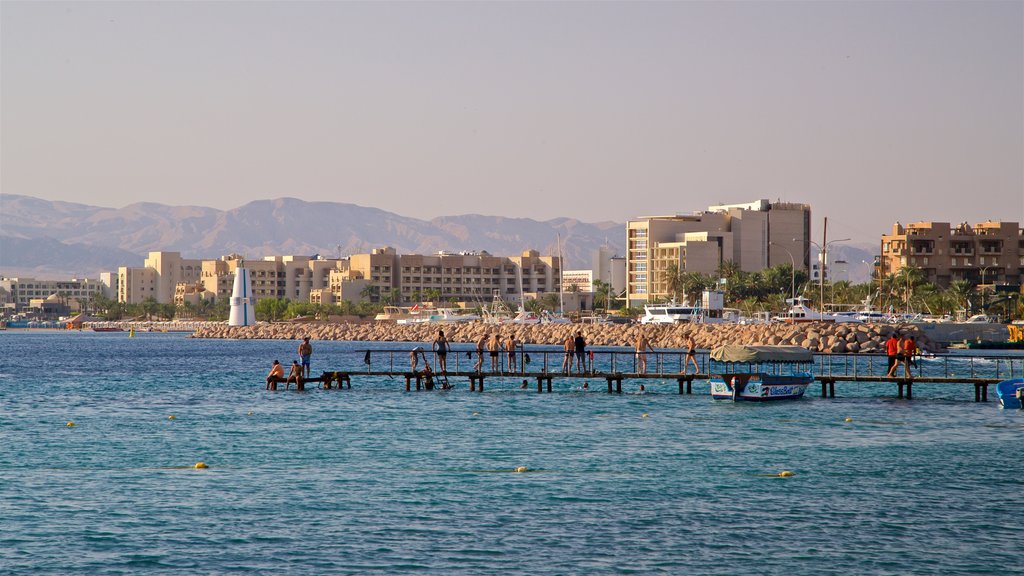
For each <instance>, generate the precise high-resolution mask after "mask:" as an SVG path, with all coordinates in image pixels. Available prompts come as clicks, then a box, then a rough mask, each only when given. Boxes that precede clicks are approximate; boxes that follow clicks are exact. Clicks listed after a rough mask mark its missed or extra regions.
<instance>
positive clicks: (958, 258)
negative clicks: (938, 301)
mask: <svg viewBox="0 0 1024 576" xmlns="http://www.w3.org/2000/svg"><path fill="white" fill-rule="evenodd" d="M879 265H880V269H879V272H880V273H881V275H882V276H888V275H890V274H895V273H897V272H899V271H900V269H901V268H904V267H912V268H917V269H920V270H921V271H922V272H923V273H924V275H925V276H926V277H927V279H928V281H929V282H931V283H933V284H936V285H938V286H942V287H948V286H949V284H950V282H954V281H957V280H967V281H969V282H972V283H975V284H999V283H1005V284H1021V283H1022V282H1024V229H1022V228H1021V227H1020V225H1019V223H1017V222H993V221H991V220H989V221H987V222H982V223H980V224H975V225H974V226H970V225H969V224H967V223H966V222H963V223H961V224H957V225H956V226H951V225H950V224H949V223H948V222H914V223H912V224H907V225H906V226H903V225H902V224H900V223H899V222H897V223H896V224H894V225H893V227H892V233H890V234H885V235H883V236H882V244H881V259H880V261H879Z"/></svg>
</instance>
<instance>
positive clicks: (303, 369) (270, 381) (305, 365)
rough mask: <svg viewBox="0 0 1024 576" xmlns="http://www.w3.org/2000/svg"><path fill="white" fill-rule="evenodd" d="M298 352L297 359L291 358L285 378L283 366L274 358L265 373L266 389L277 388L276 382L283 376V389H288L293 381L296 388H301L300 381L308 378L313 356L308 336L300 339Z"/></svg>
mask: <svg viewBox="0 0 1024 576" xmlns="http://www.w3.org/2000/svg"><path fill="white" fill-rule="evenodd" d="M298 354H299V359H298V360H292V368H291V371H290V372H288V377H287V378H285V375H284V366H283V365H282V364H281V362H280V361H278V360H274V363H273V365H271V367H270V373H269V374H267V390H277V383H278V381H279V380H281V379H282V378H285V381H284V389H285V390H287V389H288V386H289V385H291V383H292V382H295V387H296V388H300V389H301V388H302V383H303V382H305V381H306V380H308V379H309V362H310V358H311V357H312V356H313V345H312V344H310V343H309V336H306V337H305V338H303V339H302V343H301V344H299V349H298ZM300 360H301V361H302V363H301V364H299V361H300Z"/></svg>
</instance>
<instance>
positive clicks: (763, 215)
mask: <svg viewBox="0 0 1024 576" xmlns="http://www.w3.org/2000/svg"><path fill="white" fill-rule="evenodd" d="M810 232H811V209H810V207H809V206H808V205H806V204H791V203H782V202H776V203H770V202H768V201H767V200H759V201H756V202H751V203H749V204H728V205H720V206H711V207H709V208H708V210H707V211H705V212H697V213H694V214H684V215H680V214H675V215H667V216H647V217H642V218H638V219H636V220H630V221H629V222H628V223H627V224H626V298H627V302H628V304H629V305H630V306H640V305H643V304H644V303H646V302H648V301H651V300H660V299H665V298H667V297H669V289H668V277H667V275H666V273H665V272H666V270H668V268H669V266H676V267H677V268H678V269H679V270H680V271H681V272H684V273H700V274H713V273H715V271H717V270H718V268H719V267H720V266H721V265H722V264H723V263H724V262H727V261H732V262H734V263H735V264H736V265H737V266H739V268H740V269H741V270H743V271H746V272H757V271H760V270H763V269H764V268H767V267H771V266H775V265H778V264H783V263H790V256H792V263H793V264H795V267H796V268H797V269H801V270H807V269H808V268H809V266H808V259H809V248H810Z"/></svg>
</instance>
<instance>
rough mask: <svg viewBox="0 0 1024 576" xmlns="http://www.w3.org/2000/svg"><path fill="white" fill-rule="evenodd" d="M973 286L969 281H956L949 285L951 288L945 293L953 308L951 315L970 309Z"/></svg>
mask: <svg viewBox="0 0 1024 576" xmlns="http://www.w3.org/2000/svg"><path fill="white" fill-rule="evenodd" d="M971 290H972V286H971V283H970V281H968V280H954V281H953V282H950V283H949V288H946V290H945V291H944V293H945V295H946V297H947V298H948V299H949V302H950V304H952V306H953V308H952V309H950V310H949V312H950V313H952V312H955V311H956V310H967V309H968V308H970V303H971Z"/></svg>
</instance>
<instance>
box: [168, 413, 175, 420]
mask: <svg viewBox="0 0 1024 576" xmlns="http://www.w3.org/2000/svg"><path fill="white" fill-rule="evenodd" d="M175 418H176V416H175V415H174V414H171V415H170V416H168V417H167V419H168V420H174V419H175Z"/></svg>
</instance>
